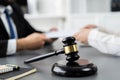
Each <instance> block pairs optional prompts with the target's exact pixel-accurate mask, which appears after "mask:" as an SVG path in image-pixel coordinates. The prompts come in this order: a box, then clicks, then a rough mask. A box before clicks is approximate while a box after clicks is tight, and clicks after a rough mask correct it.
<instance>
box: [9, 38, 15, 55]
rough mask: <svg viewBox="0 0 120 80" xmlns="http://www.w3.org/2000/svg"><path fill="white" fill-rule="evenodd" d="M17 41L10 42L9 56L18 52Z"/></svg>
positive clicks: (11, 40)
mask: <svg viewBox="0 0 120 80" xmlns="http://www.w3.org/2000/svg"><path fill="white" fill-rule="evenodd" d="M16 45H17V44H16V39H10V40H8V47H7V55H13V54H15V52H16V48H17V46H16Z"/></svg>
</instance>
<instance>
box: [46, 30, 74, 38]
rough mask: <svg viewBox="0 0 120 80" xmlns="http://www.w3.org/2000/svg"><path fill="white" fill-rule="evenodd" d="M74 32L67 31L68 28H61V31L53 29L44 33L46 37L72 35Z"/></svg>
mask: <svg viewBox="0 0 120 80" xmlns="http://www.w3.org/2000/svg"><path fill="white" fill-rule="evenodd" d="M75 33H76V32H73V31H70V30H69V31H68V30H61V31H54V32H47V33H45V35H46V37H47V38H63V37H68V36H73V35H74V34H75Z"/></svg>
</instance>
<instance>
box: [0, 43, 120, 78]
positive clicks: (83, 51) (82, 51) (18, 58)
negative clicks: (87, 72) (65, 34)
mask: <svg viewBox="0 0 120 80" xmlns="http://www.w3.org/2000/svg"><path fill="white" fill-rule="evenodd" d="M61 48H62V43H61V42H60V41H56V42H55V43H54V44H53V46H52V45H49V46H46V47H45V48H42V49H40V50H37V51H23V52H19V53H17V55H15V56H9V57H6V58H0V63H1V64H6V63H11V64H18V65H20V66H22V67H30V66H32V67H35V68H37V69H38V71H37V72H36V73H34V74H31V75H28V76H26V77H23V78H21V79H20V80H120V57H116V56H111V55H106V54H102V53H100V52H99V51H97V50H96V49H94V48H91V47H85V48H81V47H79V55H80V57H81V58H85V59H88V60H90V61H92V62H93V63H95V64H96V65H97V66H98V73H97V74H96V75H93V76H89V77H82V78H68V77H59V76H56V75H54V74H52V72H51V67H52V65H53V64H54V63H55V62H56V61H59V60H62V59H65V56H64V55H63V54H62V55H58V56H53V57H50V58H47V59H44V60H41V61H37V62H34V63H31V64H29V65H28V64H24V63H23V62H24V60H26V59H28V58H32V57H35V56H38V55H42V54H46V53H48V52H52V51H54V50H59V49H61Z"/></svg>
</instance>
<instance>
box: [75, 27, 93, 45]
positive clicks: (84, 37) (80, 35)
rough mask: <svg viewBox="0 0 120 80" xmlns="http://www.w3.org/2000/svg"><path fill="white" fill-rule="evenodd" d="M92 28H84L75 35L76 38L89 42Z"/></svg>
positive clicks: (85, 42) (82, 41)
mask: <svg viewBox="0 0 120 80" xmlns="http://www.w3.org/2000/svg"><path fill="white" fill-rule="evenodd" d="M90 31H91V29H87V28H82V29H81V30H80V32H78V33H76V34H75V35H74V37H75V38H76V40H77V41H79V42H81V43H84V44H87V43H88V35H89V32H90Z"/></svg>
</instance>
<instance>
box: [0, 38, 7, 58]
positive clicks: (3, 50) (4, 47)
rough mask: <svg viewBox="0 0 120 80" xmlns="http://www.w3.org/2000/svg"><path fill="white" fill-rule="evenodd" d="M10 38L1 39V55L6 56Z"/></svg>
mask: <svg viewBox="0 0 120 80" xmlns="http://www.w3.org/2000/svg"><path fill="white" fill-rule="evenodd" d="M7 44H8V40H0V57H5V56H6V51H7Z"/></svg>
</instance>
